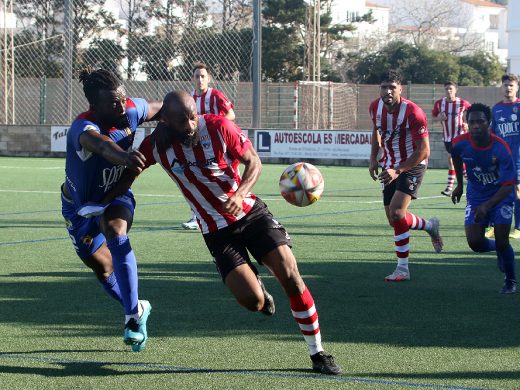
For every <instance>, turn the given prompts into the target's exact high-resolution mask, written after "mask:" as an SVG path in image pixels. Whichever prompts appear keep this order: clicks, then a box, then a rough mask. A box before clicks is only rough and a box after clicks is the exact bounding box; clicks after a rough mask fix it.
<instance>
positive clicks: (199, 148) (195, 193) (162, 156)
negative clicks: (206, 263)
mask: <svg viewBox="0 0 520 390" xmlns="http://www.w3.org/2000/svg"><path fill="white" fill-rule="evenodd" d="M198 132H199V135H200V142H199V143H198V144H197V145H196V146H184V145H183V144H180V143H173V144H172V145H171V146H169V147H168V148H167V149H166V150H164V151H162V152H159V151H158V150H157V146H156V144H155V142H154V141H153V140H152V139H151V135H149V136H147V137H146V138H145V139H144V140H143V142H142V144H141V146H140V147H139V151H140V152H141V153H142V154H143V155H144V156H145V157H146V167H148V166H150V165H153V164H155V163H159V164H160V165H161V166H162V167H163V169H164V170H165V171H166V173H167V174H168V175H169V176H170V178H171V179H172V180H173V181H174V182H175V183H177V186H178V187H179V189H180V190H181V191H182V193H183V195H184V197H185V198H186V201H187V202H188V203H189V205H190V207H191V209H192V210H193V211H194V212H195V216H196V217H197V220H198V222H199V225H200V228H201V231H202V233H203V234H205V233H209V232H215V231H217V230H219V229H222V228H225V227H226V226H229V225H231V224H233V223H234V222H236V221H238V220H239V219H241V218H243V217H244V216H246V215H247V214H248V213H249V212H250V211H251V208H252V207H253V205H254V203H255V199H256V196H255V195H254V194H253V193H251V192H250V193H248V194H247V196H246V197H245V198H244V201H243V203H242V206H243V211H242V213H241V214H240V215H238V216H234V215H231V214H229V213H226V212H225V211H224V210H223V208H222V205H223V204H224V202H225V201H226V200H227V199H229V198H230V197H231V195H233V194H234V193H235V191H236V190H237V188H238V186H239V185H240V181H241V177H240V172H239V170H238V165H239V160H238V158H239V157H240V156H242V155H243V154H244V153H245V152H246V151H247V150H249V148H251V147H252V145H251V141H250V140H249V139H248V138H247V136H246V135H245V134H244V133H243V132H242V130H241V129H240V128H239V127H238V126H237V125H236V124H235V123H234V122H232V121H230V120H228V119H226V118H224V117H221V116H217V115H213V114H206V115H199V126H198Z"/></svg>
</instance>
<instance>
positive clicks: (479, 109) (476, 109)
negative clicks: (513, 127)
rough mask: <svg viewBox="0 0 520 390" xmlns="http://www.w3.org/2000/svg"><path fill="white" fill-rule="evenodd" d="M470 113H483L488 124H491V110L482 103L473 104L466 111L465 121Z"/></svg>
mask: <svg viewBox="0 0 520 390" xmlns="http://www.w3.org/2000/svg"><path fill="white" fill-rule="evenodd" d="M471 112H483V113H484V115H485V116H486V119H487V121H488V122H491V108H489V106H486V105H485V104H483V103H473V104H472V105H471V107H470V108H468V109H467V110H466V121H467V120H468V118H469V114H470V113H471Z"/></svg>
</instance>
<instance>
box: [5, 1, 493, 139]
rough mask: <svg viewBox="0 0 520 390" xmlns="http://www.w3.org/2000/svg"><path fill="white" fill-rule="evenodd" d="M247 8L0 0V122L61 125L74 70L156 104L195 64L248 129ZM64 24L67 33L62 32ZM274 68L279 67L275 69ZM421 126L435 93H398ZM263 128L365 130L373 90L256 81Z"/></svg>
mask: <svg viewBox="0 0 520 390" xmlns="http://www.w3.org/2000/svg"><path fill="white" fill-rule="evenodd" d="M251 4H252V0H0V6H1V8H0V32H1V33H2V38H1V39H0V45H1V46H0V83H1V85H0V124H17V125H37V124H49V125H55V124H57V125H68V124H70V122H71V120H72V119H73V118H72V117H73V116H74V115H76V114H78V113H80V112H82V111H85V110H86V109H87V107H88V105H87V101H86V99H85V98H84V95H83V91H82V85H81V84H80V83H79V82H78V79H77V76H78V74H79V71H80V70H81V69H83V68H84V67H85V66H87V65H90V66H93V67H95V68H96V67H103V68H107V69H110V70H112V71H114V72H116V73H117V74H118V75H119V76H120V77H121V78H122V79H123V80H124V84H125V86H126V89H127V94H128V96H135V97H143V98H146V99H150V100H154V99H157V100H160V99H162V98H163V96H164V95H165V94H166V93H167V92H168V91H171V90H174V89H176V90H186V91H191V90H192V88H193V87H192V83H191V76H192V74H191V69H192V64H193V63H194V62H195V61H203V62H205V63H207V64H208V65H209V66H210V68H211V70H212V72H213V86H214V87H215V88H218V89H221V90H222V91H223V92H224V93H225V94H226V95H227V96H228V97H229V98H230V100H231V101H232V102H233V103H234V105H235V113H236V116H237V119H236V120H237V123H238V124H239V125H240V126H242V127H245V128H247V127H250V126H251V123H252V117H251V116H252V115H251V113H252V110H253V107H252V106H253V103H252V100H253V99H252V96H253V86H252V81H251V78H252V75H251V73H252V70H251V68H252V46H253V45H252V41H253V32H252V26H253V17H252V5H251ZM66 26H70V28H66ZM280 66H283V65H280ZM67 75H69V76H67ZM403 88H404V91H403V96H405V97H407V98H409V99H411V100H413V101H415V102H416V103H418V104H419V105H420V106H421V107H422V108H423V110H424V111H425V112H426V114H427V115H428V119H429V123H430V128H431V129H432V130H434V131H436V130H437V128H438V127H439V126H438V122H434V121H432V120H431V109H432V106H433V103H434V101H435V100H436V99H438V98H440V97H442V96H443V94H444V89H443V87H442V86H441V85H435V84H433V85H432V84H430V85H415V84H408V85H405V86H403ZM261 92H262V95H261V101H262V105H261V118H260V122H261V123H260V125H261V127H263V128H282V129H283V128H287V129H293V128H301V129H367V130H368V129H371V128H372V125H371V123H370V119H369V117H368V113H367V112H368V106H369V104H370V102H371V101H372V100H374V99H375V98H376V97H377V96H378V95H379V88H378V86H373V85H354V84H340V83H328V82H327V83H319V82H318V83H310V82H298V83H296V84H295V83H263V84H262V90H261ZM459 96H461V97H463V98H465V99H467V100H469V101H470V102H475V101H480V102H483V103H486V104H488V105H493V104H494V103H495V102H497V101H498V100H500V98H501V96H500V92H499V89H498V88H493V87H460V88H459Z"/></svg>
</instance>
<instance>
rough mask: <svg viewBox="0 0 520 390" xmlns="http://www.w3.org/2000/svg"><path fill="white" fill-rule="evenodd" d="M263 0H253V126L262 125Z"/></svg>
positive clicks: (256, 127)
mask: <svg viewBox="0 0 520 390" xmlns="http://www.w3.org/2000/svg"><path fill="white" fill-rule="evenodd" d="M261 3H262V0H253V71H252V73H253V74H252V78H253V122H252V125H253V128H255V129H258V128H259V127H260V116H261V109H260V108H261V100H260V96H261V95H260V94H261V81H262V79H261V75H262V4H261Z"/></svg>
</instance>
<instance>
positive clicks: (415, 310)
mask: <svg viewBox="0 0 520 390" xmlns="http://www.w3.org/2000/svg"><path fill="white" fill-rule="evenodd" d="M393 267H394V265H393V264H389V263H386V262H381V263H377V262H366V263H364V262H362V261H360V262H356V261H352V260H350V261H349V262H343V263H342V262H338V261H327V260H326V259H322V260H320V261H319V262H312V263H311V262H302V263H301V264H300V272H301V274H302V276H303V277H304V280H305V281H306V283H307V285H308V287H309V289H310V290H311V292H312V293H313V295H314V297H315V300H316V305H317V308H318V310H319V314H320V325H321V328H322V332H323V337H324V340H326V341H334V342H342V343H383V344H389V345H398V346H414V347H418V346H425V347H467V348H496V347H516V346H520V332H518V331H517V325H516V324H517V313H518V297H517V296H504V295H501V294H498V293H497V291H498V290H499V288H500V287H501V276H500V274H499V272H498V271H496V270H495V266H494V263H493V262H492V261H487V260H485V259H484V260H483V259H479V260H478V259H475V260H466V261H464V262H463V261H453V262H452V264H450V263H449V259H447V260H446V261H443V262H442V264H435V262H434V261H432V260H430V261H429V262H427V263H426V262H424V263H421V262H415V264H412V265H411V273H412V281H410V282H406V283H397V284H392V283H386V282H384V281H383V278H384V276H385V275H387V274H388V273H390V272H391V271H392V270H393ZM139 270H140V294H141V296H142V297H143V298H146V299H149V300H150V302H151V303H152V305H153V308H154V309H153V314H152V317H151V320H150V325H149V327H150V332H151V334H153V335H154V336H159V337H169V336H172V337H173V336H175V337H190V336H197V337H201V336H205V337H233V336H235V335H240V334H263V335H272V336H271V337H273V338H287V339H290V340H294V339H296V338H297V337H298V330H297V327H296V325H295V323H294V320H293V319H292V316H291V315H290V307H289V304H288V300H287V298H286V297H285V295H284V293H283V291H282V289H281V288H280V286H279V285H278V284H277V283H276V281H275V280H274V278H272V277H270V276H264V280H265V284H266V285H267V287H268V289H269V290H270V292H271V293H272V294H273V296H274V297H275V299H276V303H277V313H276V315H275V316H273V317H265V316H262V315H260V314H258V313H251V312H248V311H246V310H244V309H243V308H241V307H239V306H238V305H237V304H236V302H235V300H234V298H233V297H232V296H231V294H230V293H229V292H228V291H227V289H226V288H225V287H224V286H223V284H222V282H221V281H220V278H219V277H218V275H217V274H216V272H215V270H214V266H213V265H212V264H211V263H210V261H209V260H208V262H207V263H204V262H198V263H189V262H183V263H143V264H141V265H140V266H139ZM261 272H262V273H263V274H264V275H265V273H266V271H265V270H262V271H261ZM0 299H1V300H0V312H1V313H2V316H0V323H8V324H20V325H30V326H36V327H42V334H44V335H49V336H53V335H64V336H74V335H78V334H79V335H83V336H85V337H95V336H96V335H98V334H99V332H102V334H103V335H104V336H109V335H113V336H117V337H119V336H120V333H121V331H122V326H121V315H122V313H121V309H120V308H119V307H118V304H117V303H116V302H115V301H113V300H110V299H109V298H108V297H107V296H106V295H104V293H103V292H102V290H101V288H100V287H99V286H98V284H97V282H96V281H95V280H94V277H93V275H92V274H91V273H90V272H88V271H87V270H85V272H56V271H53V272H34V273H13V274H10V275H9V276H0ZM42 310H45V311H47V312H49V313H52V315H36V314H35V313H41V312H42ZM208 318H211V321H208ZM172 324H175V326H172ZM397 335H398V337H397Z"/></svg>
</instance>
